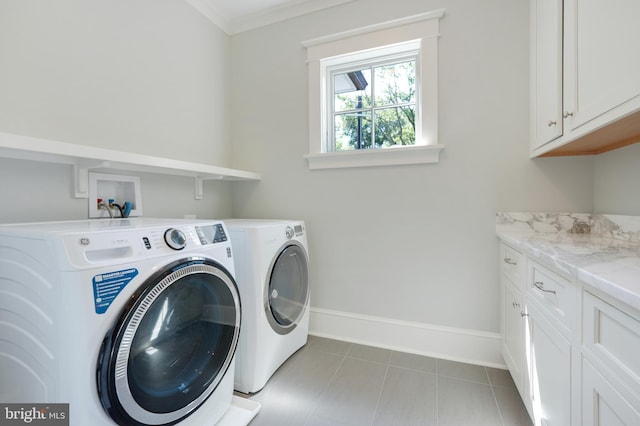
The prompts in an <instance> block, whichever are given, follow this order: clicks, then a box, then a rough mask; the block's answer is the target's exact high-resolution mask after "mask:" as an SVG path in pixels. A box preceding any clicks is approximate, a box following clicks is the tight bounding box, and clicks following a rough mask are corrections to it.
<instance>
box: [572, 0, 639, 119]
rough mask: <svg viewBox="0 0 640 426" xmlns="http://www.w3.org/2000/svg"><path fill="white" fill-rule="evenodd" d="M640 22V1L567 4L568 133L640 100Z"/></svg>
mask: <svg viewBox="0 0 640 426" xmlns="http://www.w3.org/2000/svg"><path fill="white" fill-rule="evenodd" d="M639 16H640V2H639V1H637V0H607V1H599V0H565V46H564V50H565V57H564V60H565V70H564V74H565V79H564V85H565V99H564V104H565V110H566V112H567V113H568V114H572V115H571V116H568V117H567V123H565V127H567V126H568V127H569V128H570V129H575V128H577V127H579V126H581V125H582V124H584V123H586V122H588V121H589V120H592V119H594V118H596V117H598V116H599V115H602V114H604V113H606V112H608V111H610V110H611V109H613V108H615V107H617V106H619V105H621V104H623V103H624V102H626V101H629V100H630V99H632V98H634V97H637V96H639V95H640V78H638V76H639V75H640V55H638V52H637V47H638V44H639V43H640V25H638V17H639ZM565 131H566V129H565Z"/></svg>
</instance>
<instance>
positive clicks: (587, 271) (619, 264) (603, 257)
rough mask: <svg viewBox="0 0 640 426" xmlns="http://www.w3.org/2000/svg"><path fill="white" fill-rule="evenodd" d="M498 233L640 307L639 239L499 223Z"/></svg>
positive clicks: (609, 293)
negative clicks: (518, 226)
mask: <svg viewBox="0 0 640 426" xmlns="http://www.w3.org/2000/svg"><path fill="white" fill-rule="evenodd" d="M520 228H522V227H520ZM496 233H497V235H498V237H499V238H500V239H502V240H504V241H505V242H506V243H508V244H509V245H511V246H512V247H514V248H516V249H518V250H520V251H522V252H523V253H525V254H527V255H528V256H530V257H532V258H534V259H538V260H540V261H541V262H544V263H546V264H550V265H553V266H555V267H556V268H557V269H559V270H561V271H563V272H565V273H567V274H568V275H570V276H572V277H574V278H577V279H578V280H580V281H581V282H582V283H583V284H586V285H588V286H591V287H593V288H595V289H598V290H600V291H602V292H604V293H605V294H607V295H609V296H611V297H613V298H615V299H617V300H619V301H621V302H623V303H625V304H627V305H629V306H631V307H633V308H635V309H638V310H640V242H637V241H635V240H633V241H629V240H621V239H617V238H614V237H612V236H611V235H608V234H591V233H567V232H556V233H550V232H546V233H545V232H535V231H530V230H525V229H514V227H509V226H506V227H501V226H496Z"/></svg>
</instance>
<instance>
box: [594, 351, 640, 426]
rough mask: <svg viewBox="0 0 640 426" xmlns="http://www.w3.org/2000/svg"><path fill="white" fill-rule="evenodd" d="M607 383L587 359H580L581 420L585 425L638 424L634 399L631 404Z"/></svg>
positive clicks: (639, 417)
mask: <svg viewBox="0 0 640 426" xmlns="http://www.w3.org/2000/svg"><path fill="white" fill-rule="evenodd" d="M620 388H621V387H620V386H618V387H616V386H613V385H612V384H611V383H609V382H608V381H607V380H606V379H605V378H604V377H603V376H602V375H601V374H600V373H599V372H598V371H597V370H596V369H595V368H594V367H593V366H592V365H591V363H589V361H587V360H585V359H583V360H582V410H583V411H582V420H583V424H584V425H585V426H589V425H593V426H616V425H619V426H623V425H638V424H640V411H639V408H638V405H640V403H639V402H638V401H637V400H636V401H635V404H632V403H631V402H630V400H628V399H625V397H624V396H622V395H621V393H620V392H619V391H618V389H620Z"/></svg>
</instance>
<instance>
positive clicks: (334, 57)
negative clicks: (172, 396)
mask: <svg viewBox="0 0 640 426" xmlns="http://www.w3.org/2000/svg"><path fill="white" fill-rule="evenodd" d="M443 14H444V11H442V10H438V11H435V12H430V13H426V14H422V15H418V16H414V17H410V18H406V19H402V20H396V21H391V22H387V23H383V24H378V25H375V26H372V27H366V28H361V29H357V30H354V31H350V32H348V33H343V34H338V35H335V36H329V37H324V38H322V39H316V40H311V41H308V42H305V43H303V44H304V45H305V46H306V47H307V53H308V63H309V154H308V155H306V156H305V158H307V160H308V161H309V168H311V169H315V168H336V167H361V166H380V165H391V164H416V163H433V162H437V161H438V159H439V152H440V150H441V149H442V148H443V147H442V145H439V144H438V141H437V130H438V129H437V125H438V120H437V88H438V85H437V70H438V68H437V38H438V32H439V30H438V26H439V25H438V24H439V18H440V17H442V16H443Z"/></svg>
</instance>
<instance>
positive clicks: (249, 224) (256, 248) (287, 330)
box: [224, 219, 310, 393]
mask: <svg viewBox="0 0 640 426" xmlns="http://www.w3.org/2000/svg"><path fill="white" fill-rule="evenodd" d="M224 222H225V224H226V225H227V228H228V230H229V236H230V238H231V244H232V246H233V250H234V253H235V256H234V262H235V267H236V279H237V282H238V289H239V291H240V297H241V299H242V318H243V322H242V329H241V330H240V341H239V343H238V351H237V355H236V373H235V389H236V390H237V391H239V392H243V393H254V392H257V391H259V390H260V389H262V388H263V387H264V385H265V384H266V383H267V381H268V380H269V378H270V377H271V376H272V375H273V373H274V372H275V371H276V370H277V369H278V367H280V366H281V365H282V363H284V362H285V361H286V360H287V359H288V358H289V357H290V356H291V355H292V354H293V353H294V352H296V351H297V350H298V349H300V348H301V347H302V346H304V345H305V343H306V342H307V335H308V332H309V309H310V308H309V273H308V262H309V258H308V254H307V253H308V248H307V236H306V230H305V224H304V222H303V221H282V220H248V219H231V220H225V221H224Z"/></svg>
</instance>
